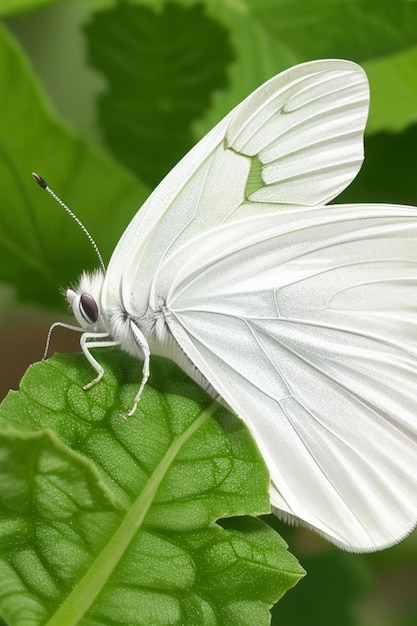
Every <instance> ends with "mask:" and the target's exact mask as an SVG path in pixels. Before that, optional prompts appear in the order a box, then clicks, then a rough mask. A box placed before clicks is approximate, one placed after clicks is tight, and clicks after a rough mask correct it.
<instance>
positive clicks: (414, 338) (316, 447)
mask: <svg viewBox="0 0 417 626" xmlns="http://www.w3.org/2000/svg"><path fill="white" fill-rule="evenodd" d="M416 217H417V216H416V212H415V211H414V210H413V209H409V208H406V207H394V206H382V205H381V206H372V205H370V206H366V205H365V206H360V205H357V206H333V207H325V208H316V209H306V210H304V211H294V212H293V213H286V214H285V215H284V214H282V213H281V214H278V215H266V216H259V217H254V218H247V219H246V220H242V221H241V222H240V223H239V227H238V230H237V228H236V224H230V225H229V224H227V225H224V226H222V227H218V228H217V229H215V230H213V231H210V232H209V233H207V234H206V235H205V236H203V237H199V238H196V239H194V240H192V241H190V242H189V243H188V244H186V245H184V246H183V248H182V249H180V250H178V251H177V253H176V254H174V255H172V257H170V258H169V259H167V261H166V266H165V265H163V266H162V267H161V269H160V272H161V275H162V276H164V280H163V282H165V279H166V276H167V275H171V278H172V280H171V288H170V290H169V292H168V294H167V301H166V302H167V307H168V309H169V311H170V312H171V314H172V316H173V317H172V319H171V318H169V319H168V323H169V326H170V329H171V332H172V333H173V335H174V337H175V338H176V339H177V341H178V343H179V344H180V345H181V347H182V349H183V350H184V351H185V352H186V354H187V355H188V357H189V358H190V360H191V361H192V362H193V363H194V365H195V366H196V367H197V368H198V369H199V371H200V372H202V374H203V375H204V376H205V377H206V378H207V380H208V381H209V382H210V384H211V385H212V386H213V387H214V388H215V389H216V390H217V391H218V392H219V394H220V395H221V396H222V397H223V398H224V399H225V401H226V402H227V403H228V404H229V405H230V406H231V407H232V409H233V410H234V411H235V412H236V413H237V414H238V415H240V416H241V417H242V418H243V419H244V420H245V422H246V423H247V424H248V426H249V428H250V429H251V432H252V434H253V436H254V437H255V439H256V441H257V443H258V446H259V448H260V450H261V451H262V453H263V454H264V457H265V459H266V461H267V464H268V467H269V470H270V472H271V478H272V483H273V487H272V492H271V495H272V502H273V504H274V505H275V506H276V507H278V508H279V509H280V510H282V511H284V512H286V513H288V514H290V515H292V516H295V517H297V518H300V519H302V520H303V521H304V522H305V523H307V524H309V525H311V526H313V527H315V528H317V529H319V530H320V531H321V532H322V533H324V534H325V535H327V536H329V537H331V538H332V539H333V540H334V541H336V542H338V543H340V544H341V545H344V546H345V547H350V548H351V549H352V548H354V549H360V550H372V549H376V548H377V547H382V546H386V545H389V544H391V543H393V542H395V541H396V540H399V539H400V538H401V537H403V536H404V535H405V534H407V532H409V531H410V529H411V528H412V527H413V526H414V524H415V521H416V519H417V484H416V469H417V453H416V451H417V427H416V426H417V420H416V415H417V360H416V357H417V321H416V320H417V246H416V245H415V241H416V238H417V219H416ZM178 268H181V269H178ZM171 273H172V274H171ZM174 275H176V278H174ZM155 290H156V291H157V292H158V276H156V285H155ZM393 511H395V515H393Z"/></svg>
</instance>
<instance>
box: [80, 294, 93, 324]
mask: <svg viewBox="0 0 417 626" xmlns="http://www.w3.org/2000/svg"><path fill="white" fill-rule="evenodd" d="M79 307H80V313H81V315H82V316H83V318H84V319H85V321H86V322H88V323H89V324H95V323H96V322H97V320H98V306H97V303H96V301H95V300H94V298H93V297H92V296H90V294H88V293H82V294H81V297H80V305H79Z"/></svg>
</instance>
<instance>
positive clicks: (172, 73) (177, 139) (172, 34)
mask: <svg viewBox="0 0 417 626" xmlns="http://www.w3.org/2000/svg"><path fill="white" fill-rule="evenodd" d="M86 33H87V37H88V42H89V56H90V61H91V63H92V64H93V66H94V67H95V68H97V69H98V70H100V71H101V72H102V73H103V74H104V75H105V77H106V79H107V82H108V91H107V93H106V94H105V95H103V96H102V97H101V99H100V102H99V113H100V119H101V125H102V127H103V129H104V135H105V138H106V141H107V145H108V146H109V147H110V148H111V150H112V152H113V153H114V155H115V156H116V157H117V158H118V159H119V161H120V162H121V163H124V164H125V165H126V166H127V167H129V168H130V169H131V170H132V171H134V172H137V173H139V175H140V177H141V178H142V179H143V180H144V181H146V183H148V184H149V185H151V186H154V185H156V184H157V183H158V182H159V181H160V179H161V178H162V177H163V176H164V175H165V174H166V173H167V172H168V171H169V170H170V169H171V168H172V167H173V166H174V165H175V163H176V162H177V161H179V159H180V158H181V157H182V156H183V155H184V154H185V153H186V152H187V151H188V150H189V149H190V147H192V145H193V143H194V139H193V136H192V134H191V125H192V123H193V122H194V121H195V120H196V119H199V118H200V117H201V116H202V114H203V113H204V111H207V110H208V108H209V106H210V101H211V97H212V94H213V92H214V90H216V89H221V88H224V87H226V86H227V74H226V71H227V67H228V64H229V63H230V62H231V61H232V58H233V53H232V49H231V46H230V44H229V41H228V33H227V31H226V29H225V28H224V27H223V26H221V24H219V23H218V22H216V21H214V20H213V19H210V18H208V17H207V16H206V15H205V12H204V10H203V6H202V5H201V4H198V5H196V6H194V7H191V8H183V7H181V6H179V5H176V4H172V3H168V4H165V5H164V6H163V7H162V9H161V10H160V11H154V10H153V9H151V8H147V7H143V6H135V5H133V4H129V3H121V4H118V5H117V6H116V7H114V8H112V9H109V10H106V11H103V12H100V13H96V14H95V15H94V18H93V20H92V21H91V23H90V24H89V26H88V27H87V28H86ZM213 42H216V45H215V46H213Z"/></svg>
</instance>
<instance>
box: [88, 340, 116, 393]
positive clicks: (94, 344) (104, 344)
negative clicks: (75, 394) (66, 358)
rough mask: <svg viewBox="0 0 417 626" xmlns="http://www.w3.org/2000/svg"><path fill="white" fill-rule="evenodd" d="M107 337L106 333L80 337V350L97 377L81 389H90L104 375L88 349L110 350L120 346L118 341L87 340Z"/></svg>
mask: <svg viewBox="0 0 417 626" xmlns="http://www.w3.org/2000/svg"><path fill="white" fill-rule="evenodd" d="M108 336H109V335H108V333H83V334H82V335H81V341H80V345H81V349H82V351H83V352H84V355H85V357H86V359H87V360H88V362H89V363H90V365H91V366H92V367H93V368H94V369H95V370H96V372H97V376H96V377H95V378H94V379H93V380H91V381H90V382H89V383H87V384H86V385H84V386H83V389H90V388H91V387H93V385H95V384H96V383H98V382H99V381H100V380H101V379H102V378H103V375H104V369H103V368H102V366H101V365H100V363H99V362H98V361H96V359H95V358H94V357H93V355H92V354H91V352H90V349H91V348H110V347H112V346H118V345H120V344H119V342H118V341H114V340H109V341H88V340H89V339H99V338H101V337H102V338H103V339H104V338H105V337H108ZM87 342H88V343H87Z"/></svg>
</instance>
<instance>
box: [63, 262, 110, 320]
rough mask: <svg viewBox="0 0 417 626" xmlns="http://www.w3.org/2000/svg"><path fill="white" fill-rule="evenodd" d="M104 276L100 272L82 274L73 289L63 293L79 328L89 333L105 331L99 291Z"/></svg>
mask: <svg viewBox="0 0 417 626" xmlns="http://www.w3.org/2000/svg"><path fill="white" fill-rule="evenodd" d="M103 281H104V274H103V272H101V271H96V272H93V273H87V272H84V273H83V274H82V275H81V278H80V281H79V283H78V285H77V287H76V288H75V289H71V288H68V289H67V290H66V292H65V297H66V299H67V302H68V305H69V307H70V309H71V311H72V313H73V315H74V317H75V319H76V320H77V322H78V323H79V324H80V326H81V328H84V329H85V330H90V331H94V332H97V331H100V330H105V326H104V322H103V320H102V316H101V313H100V306H99V303H100V300H101V290H102V287H103Z"/></svg>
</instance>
